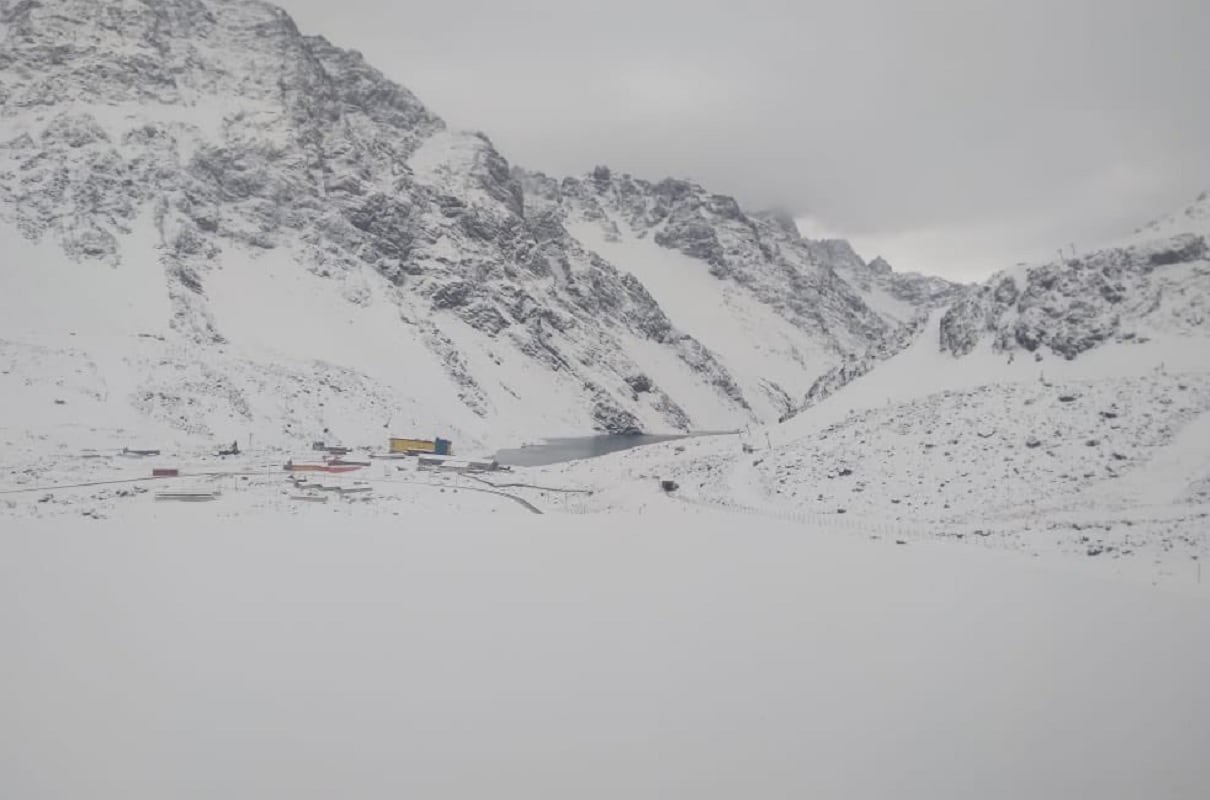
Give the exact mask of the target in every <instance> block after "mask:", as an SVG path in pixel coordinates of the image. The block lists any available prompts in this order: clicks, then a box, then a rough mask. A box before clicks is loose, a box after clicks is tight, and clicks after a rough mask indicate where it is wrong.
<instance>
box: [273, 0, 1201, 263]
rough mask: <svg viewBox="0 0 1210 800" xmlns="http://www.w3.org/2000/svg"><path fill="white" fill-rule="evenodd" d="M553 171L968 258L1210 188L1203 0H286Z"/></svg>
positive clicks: (862, 247)
mask: <svg viewBox="0 0 1210 800" xmlns="http://www.w3.org/2000/svg"><path fill="white" fill-rule="evenodd" d="M278 2H279V4H280V5H282V6H284V7H285V8H286V9H287V10H288V11H290V12H291V14H292V15H293V16H294V17H295V19H296V20H297V21H298V23H299V26H300V27H301V28H302V29H303V30H304V31H305V32H308V33H322V34H324V35H326V36H327V37H328V38H329V39H331V40H333V41H334V42H335V43H336V44H339V45H342V46H345V47H351V48H354V49H358V50H361V51H362V52H363V53H364V54H365V55H366V57H367V58H368V59H369V60H370V61H371V62H372V63H373V64H374V65H375V66H377V67H378V68H379V69H381V70H383V71H384V72H385V73H386V74H387V75H389V76H390V77H392V78H394V79H396V80H398V81H399V82H400V83H402V84H404V85H405V86H407V87H408V88H409V89H411V90H412V91H414V92H416V93H417V94H418V95H419V96H420V97H421V99H422V100H423V101H424V102H425V103H426V104H427V105H428V106H429V107H430V108H431V109H432V110H433V111H435V112H436V113H438V114H440V115H441V116H443V117H445V119H446V120H447V121H448V122H450V123H451V124H452V125H454V126H456V127H465V128H475V129H480V130H483V131H485V132H486V133H487V134H488V135H489V136H490V137H491V138H492V140H493V141H494V142H495V143H496V145H497V147H498V148H500V150H501V151H502V152H503V153H504V154H505V156H507V157H508V158H509V159H510V160H511V161H513V162H515V163H518V164H523V165H525V166H527V167H530V168H533V169H540V170H543V171H545V172H548V173H552V174H571V173H581V172H584V171H586V170H588V169H590V168H591V167H592V166H594V165H595V164H600V163H605V164H609V165H610V166H612V167H613V168H614V169H615V170H621V171H627V172H631V173H633V174H636V175H640V176H643V177H649V178H655V179H658V178H661V177H664V176H667V175H674V176H677V177H688V178H691V179H693V180H696V181H698V182H700V183H702V184H703V185H705V186H706V187H708V188H710V189H711V190H713V191H716V192H721V193H726V194H733V195H736V196H737V197H738V198H739V199H740V200H741V202H742V203H744V204H745V205H746V206H748V207H751V208H759V207H765V206H780V207H783V208H785V209H787V210H789V211H791V212H792V213H794V214H795V215H796V216H797V217H799V218H800V220H802V223H803V225H804V227H805V228H806V229H807V230H808V231H809V232H813V233H831V234H837V235H843V236H846V237H848V238H850V239H852V240H853V241H854V243H855V244H856V245H857V246H858V249H859V251H860V252H861V253H862V255H864V256H865V257H866V258H872V257H873V256H874V255H877V254H879V253H881V254H882V255H884V256H886V257H887V258H888V259H889V260H890V261H891V262H892V263H893V264H894V265H895V266H896V267H897V268H899V269H917V270H922V271H927V272H936V273H941V274H946V275H950V276H955V277H960V278H975V277H982V276H983V275H985V274H987V273H989V272H991V271H993V270H995V269H999V268H1002V267H1004V266H1009V265H1011V264H1013V263H1015V262H1017V261H1019V260H1023V259H1027V258H1033V257H1039V256H1042V257H1045V256H1048V255H1052V254H1053V253H1054V251H1055V248H1056V247H1058V246H1059V245H1063V246H1068V245H1070V244H1073V243H1074V244H1075V245H1076V247H1077V248H1087V247H1091V246H1093V245H1095V244H1097V243H1098V242H1101V241H1104V240H1106V239H1108V238H1112V237H1114V236H1116V235H1119V234H1123V233H1128V232H1129V231H1130V230H1132V229H1133V228H1135V227H1137V226H1138V225H1139V224H1142V223H1143V222H1146V221H1147V220H1149V219H1151V218H1152V217H1155V216H1160V215H1162V214H1165V213H1168V212H1170V211H1175V210H1178V209H1179V208H1181V207H1184V206H1185V205H1187V204H1188V203H1189V202H1190V201H1192V199H1193V197H1194V196H1195V195H1196V194H1197V193H1198V192H1199V191H1200V190H1201V189H1203V188H1207V187H1210V2H1208V0H1002V1H1001V2H992V0H915V1H914V2H910V1H909V0H822V1H819V0H798V1H797V2H795V1H794V0H747V1H746V2H739V1H738V0H736V1H734V2H721V1H720V0H610V2H587V1H586V0H557V1H556V0H543V1H542V2H539V1H538V0H504V1H502V0H420V1H415V0H413V1H411V2H399V1H398V0H339V2H337V1H336V0H278Z"/></svg>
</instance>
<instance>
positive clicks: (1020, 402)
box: [0, 0, 1210, 799]
mask: <svg viewBox="0 0 1210 800" xmlns="http://www.w3.org/2000/svg"><path fill="white" fill-rule="evenodd" d="M1207 235H1210V199H1208V198H1207V196H1206V195H1204V194H1203V195H1202V196H1201V197H1199V198H1198V199H1197V200H1196V201H1195V202H1194V203H1193V204H1191V205H1190V206H1189V207H1188V208H1186V209H1183V210H1181V211H1179V212H1177V213H1175V214H1172V215H1170V216H1168V217H1162V218H1160V219H1158V220H1156V221H1155V222H1152V223H1149V224H1148V225H1145V226H1143V227H1141V228H1140V229H1139V230H1137V231H1135V232H1134V233H1133V234H1130V235H1126V236H1123V237H1122V238H1120V239H1119V240H1116V241H1111V242H1107V243H1106V244H1105V245H1104V246H1103V247H1099V248H1093V249H1091V250H1089V251H1087V252H1083V253H1074V252H1073V253H1072V254H1071V255H1070V256H1067V255H1063V256H1062V257H1061V258H1060V259H1059V260H1056V261H1051V262H1045V263H1036V264H1028V265H1018V266H1017V267H1013V268H1011V269H1008V270H1006V271H1004V272H1002V273H998V274H996V275H994V276H992V277H991V278H989V279H988V280H986V281H983V282H981V283H979V284H976V285H969V286H964V285H959V284H956V283H953V282H951V281H948V280H944V279H941V278H937V277H931V276H925V275H917V274H903V273H899V272H896V271H894V270H893V269H892V268H891V266H890V265H889V264H887V262H886V261H884V260H883V259H881V258H872V259H870V260H868V261H867V260H866V259H865V258H863V257H862V256H861V255H858V254H857V253H856V252H855V251H854V250H853V248H852V247H851V246H850V245H849V244H848V243H847V242H845V241H842V240H834V239H833V240H812V239H809V238H805V237H803V236H802V235H801V234H800V232H799V230H798V228H797V227H796V226H795V223H794V222H793V221H792V220H791V219H790V218H789V217H788V216H787V215H785V214H782V213H779V212H771V211H753V210H748V209H744V208H741V207H740V205H739V204H738V203H737V202H736V201H735V200H733V199H732V198H730V197H727V196H724V195H719V194H715V193H713V192H711V191H709V190H708V189H706V188H704V187H702V186H699V185H697V184H695V183H692V182H689V181H685V180H678V179H672V178H669V179H663V180H645V179H642V178H639V177H635V176H631V175H627V174H621V173H617V172H614V171H612V170H610V169H609V168H607V167H597V168H596V169H594V170H592V171H591V172H589V173H588V174H586V175H581V176H575V177H551V176H547V175H544V174H541V173H537V172H533V171H530V170H527V169H525V168H523V167H521V166H517V165H514V164H510V163H509V162H508V161H507V160H506V158H505V156H504V155H503V154H501V153H500V152H499V151H497V149H496V148H495V146H494V145H493V144H492V143H491V141H490V140H489V139H488V138H487V137H486V136H485V135H483V134H480V133H471V132H461V131H456V130H452V129H450V128H449V127H448V126H447V125H446V124H445V123H444V122H443V121H442V120H441V119H440V118H439V117H438V116H436V115H435V114H433V113H432V112H431V111H429V110H428V109H427V108H425V106H423V105H422V104H421V102H420V100H419V99H418V98H416V97H415V96H413V95H412V94H411V93H410V92H409V91H408V90H407V89H405V88H403V87H402V86H399V85H398V84H395V83H393V82H392V81H390V80H389V79H387V78H386V77H385V76H384V75H382V74H381V73H379V72H377V71H376V70H375V69H374V68H373V67H371V66H370V65H369V64H367V63H366V62H365V60H364V59H363V58H362V57H361V56H360V55H359V54H358V53H356V52H354V51H348V50H342V49H340V48H338V47H336V46H335V45H333V44H332V43H330V42H328V41H327V40H325V39H323V38H322V37H318V36H309V35H304V34H303V33H301V32H299V31H298V30H297V28H296V27H295V26H294V23H293V22H292V21H291V20H290V18H289V17H288V16H287V15H286V14H285V13H284V12H282V11H280V10H278V9H276V8H274V7H273V6H270V5H267V4H264V3H261V2H257V1H256V0H137V1H136V0H122V1H121V2H115V3H106V4H101V3H95V2H93V0H41V2H26V1H25V0H21V1H20V2H18V1H17V0H0V411H2V412H3V413H2V414H0V594H2V595H3V598H2V600H0V637H2V638H3V640H4V641H5V642H6V643H7V644H8V648H9V656H8V657H6V658H4V659H0V708H3V709H5V713H4V721H3V722H0V796H3V797H10V796H11V797H20V798H60V797H64V798H65V797H81V796H87V797H96V798H110V797H113V798H118V797H121V798H124V799H126V798H152V797H156V798H159V797H194V796H196V797H211V796H214V795H216V794H222V795H223V796H235V797H285V796H288V797H292V798H302V797H317V798H318V797H331V796H333V795H353V796H357V797H380V796H381V797H388V796H389V797H396V796H399V795H401V794H415V795H419V796H424V797H449V798H464V797H468V796H483V795H488V794H490V795H491V796H500V797H527V798H533V797H561V798H566V797H574V798H580V797H597V796H600V797H618V796H621V795H625V796H637V797H660V798H668V797H694V798H699V797H700V798H710V797H718V798H734V797H738V796H743V797H785V796H796V797H798V796H827V797H886V796H896V797H972V796H974V797H1005V798H1018V797H1098V798H1110V797H1121V798H1128V797H1129V798H1133V797H1171V798H1202V797H1204V796H1206V794H1207V787H1210V772H1208V767H1207V761H1206V759H1205V757H1204V754H1205V753H1206V752H1207V751H1208V750H1210V723H1208V722H1207V720H1208V719H1210V688H1207V687H1210V682H1208V681H1207V680H1206V676H1207V675H1210V639H1208V638H1207V636H1206V631H1207V630H1208V629H1210V628H1208V627H1207V620H1208V619H1210V614H1208V612H1210V608H1208V607H1207V602H1208V601H1210V565H1207V564H1206V561H1207V559H1210V249H1208V248H1207V245H1206V237H1207ZM868 255H873V254H868ZM638 431H642V432H646V433H656V434H673V433H676V434H697V433H702V432H706V431H709V432H712V433H711V434H710V435H691V436H685V437H684V438H678V439H674V440H669V441H664V442H661V443H658V444H650V445H645V446H641V447H635V448H633V449H625V450H620V451H618V452H613V453H611V454H609V455H604V456H601V457H598V458H590V459H582V460H576V461H567V462H563V463H555V464H551V465H549V466H542V467H524V466H516V467H513V468H511V469H495V468H494V467H498V466H499V465H496V464H492V463H491V462H492V459H493V455H494V454H496V453H497V451H499V450H500V449H502V448H516V447H523V446H525V445H528V444H530V443H533V442H537V441H539V440H542V439H545V438H549V437H565V436H567V437H585V436H590V435H593V434H603V433H610V434H632V433H635V432H638ZM720 431H729V432H730V433H718V432H720ZM390 437H420V438H421V439H426V440H427V439H436V438H437V437H445V438H449V439H452V440H453V442H454V454H453V455H452V456H450V457H449V458H448V459H444V460H443V458H441V457H437V456H436V455H434V456H433V457H431V458H428V459H427V461H426V463H421V461H420V459H419V457H417V456H415V454H413V456H411V457H405V456H402V455H401V456H399V457H394V458H391V457H387V456H389V454H388V453H387V452H386V451H387V449H388V441H389V438H390ZM610 441H616V440H610ZM316 442H320V443H324V444H325V445H326V446H330V447H335V448H337V449H336V451H335V452H336V453H337V455H333V454H332V453H330V452H329V451H327V450H320V449H316V447H315V443H316ZM233 443H234V444H235V445H236V447H234V448H232V447H231V445H232V444H233ZM345 448H347V451H346V449H345ZM227 449H230V450H235V451H237V452H231V453H229V454H226V455H223V454H220V452H219V451H220V450H227ZM531 463H536V462H531ZM1203 573H1205V574H1203Z"/></svg>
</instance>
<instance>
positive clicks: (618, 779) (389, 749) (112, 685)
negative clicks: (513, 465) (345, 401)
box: [0, 508, 1210, 799]
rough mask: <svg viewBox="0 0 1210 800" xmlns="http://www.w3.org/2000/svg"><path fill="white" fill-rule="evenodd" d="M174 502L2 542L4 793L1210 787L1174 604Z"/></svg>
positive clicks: (533, 528) (580, 531)
mask: <svg viewBox="0 0 1210 800" xmlns="http://www.w3.org/2000/svg"><path fill="white" fill-rule="evenodd" d="M179 510H180V511H182V512H183V513H185V516H182V517H180V518H178V519H175V520H174V521H173V523H172V524H171V525H165V524H163V523H157V522H155V521H153V520H144V521H142V522H141V523H138V524H134V523H129V522H122V523H119V522H118V521H116V520H115V521H104V520H102V521H96V522H90V523H89V527H87V528H81V527H80V523H78V522H74V521H72V522H64V521H59V520H45V521H26V522H23V523H21V524H20V525H19V526H17V527H15V528H14V527H11V526H10V527H6V529H5V530H4V532H3V534H2V535H0V548H3V552H2V553H0V587H2V588H0V593H2V594H3V596H4V597H3V599H4V602H3V603H0V633H2V634H3V635H4V637H5V641H7V642H9V643H10V646H11V647H12V648H13V651H14V652H17V653H20V654H21V657H20V658H16V659H4V660H3V661H2V662H0V702H2V703H3V705H4V707H5V709H6V713H5V715H4V720H3V721H2V722H0V753H2V754H3V755H2V756H0V773H3V774H4V776H5V784H6V788H7V790H8V791H9V792H11V793H12V795H13V796H19V797H58V796H80V795H81V794H87V795H88V796H90V797H97V798H107V797H127V798H142V797H164V796H172V797H179V798H190V797H199V798H200V797H210V796H213V794H214V792H215V791H217V790H219V789H220V787H221V789H222V791H223V793H224V794H226V795H227V796H231V797H266V796H274V797H282V796H289V797H293V798H300V799H302V798H311V797H315V798H320V797H331V796H333V795H334V794H347V793H349V792H353V793H355V794H357V795H358V796H359V797H388V796H400V795H407V794H415V795H422V796H425V797H432V798H440V797H450V798H454V797H458V798H462V797H468V796H484V795H488V794H490V795H491V796H495V797H530V798H534V797H569V796H574V797H583V798H595V797H601V798H605V797H618V796H621V795H626V796H632V797H669V796H693V797H701V798H712V797H717V798H733V797H737V796H786V795H794V796H812V795H814V796H832V797H836V796H846V797H875V796H882V797H885V796H896V797H969V796H971V793H972V792H973V793H975V794H977V795H978V796H980V797H986V798H1019V797H1077V796H1083V797H1098V798H1133V797H1141V796H1146V797H1156V798H1195V797H1200V796H1201V794H1202V790H1203V789H1204V787H1205V786H1206V785H1207V782H1208V781H1210V772H1208V770H1210V764H1208V762H1207V761H1206V759H1205V758H1204V753H1205V751H1206V748H1207V746H1208V745H1210V716H1208V712H1210V682H1207V681H1206V680H1205V676H1206V675H1207V674H1208V670H1210V645H1208V643H1207V640H1206V638H1205V637H1204V636H1202V635H1200V632H1201V631H1202V630H1203V629H1204V619H1205V607H1204V603H1203V602H1200V601H1194V600H1190V599H1188V598H1183V597H1178V596H1170V595H1165V594H1161V593H1156V592H1153V591H1145V590H1137V589H1134V588H1132V587H1129V586H1124V585H1119V584H1112V583H1106V582H1102V581H1098V580H1092V579H1084V578H1079V577H1073V576H1070V575H1061V574H1058V573H1051V572H1048V571H1046V570H1038V569H1036V568H1033V567H1032V566H1029V565H1025V564H1019V563H1017V562H1015V561H1012V560H1006V559H1004V558H1002V557H998V556H994V555H992V554H987V553H981V552H978V551H973V550H967V549H962V548H947V547H940V546H934V547H927V546H923V547H899V548H895V547H882V546H879V545H876V544H873V543H868V542H862V541H855V540H852V539H848V538H845V537H841V536H827V535H806V536H804V535H803V533H802V531H801V530H800V529H798V528H797V527H790V526H786V525H783V524H779V523H776V522H771V521H770V522H763V523H761V524H760V525H758V526H757V525H753V524H752V521H751V520H750V519H748V518H746V517H741V516H734V515H727V514H722V513H718V512H707V513H700V514H691V515H686V514H674V515H671V516H670V515H668V514H666V513H665V514H661V513H656V512H651V513H648V514H645V515H642V516H634V515H626V514H618V515H613V516H608V517H591V516H590V517H583V516H581V517H565V516H560V517H555V516H550V517H532V516H529V515H527V516H525V517H524V518H521V517H518V516H516V515H512V516H502V515H501V514H487V515H483V514H475V513H466V514H460V515H454V516H451V515H449V514H447V513H440V512H433V511H418V512H416V513H414V514H412V515H408V516H405V517H402V518H400V519H398V520H386V519H383V520H373V519H357V520H351V519H349V518H348V517H342V521H341V522H340V523H337V524H333V523H332V522H330V521H328V520H326V519H325V518H322V517H302V516H300V517H293V518H292V517H285V516H281V515H270V516H262V515H238V516H234V517H231V518H223V519H221V520H217V519H214V518H208V517H207V516H205V515H194V514H193V513H192V512H193V511H194V509H191V508H185V509H179ZM68 766H70V768H68Z"/></svg>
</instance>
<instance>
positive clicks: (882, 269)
mask: <svg viewBox="0 0 1210 800" xmlns="http://www.w3.org/2000/svg"><path fill="white" fill-rule="evenodd" d="M866 266H867V267H869V268H870V269H871V270H872V271H874V272H878V273H881V274H884V275H889V274H891V273H892V272H894V271H895V270H894V269H893V268H892V267H891V264H890V262H889V261H887V260H886V259H885V258H883V257H882V256H874V260H873V261H871V262H870V263H868V264H866Z"/></svg>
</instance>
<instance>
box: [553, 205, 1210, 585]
mask: <svg viewBox="0 0 1210 800" xmlns="http://www.w3.org/2000/svg"><path fill="white" fill-rule="evenodd" d="M1184 218H1188V215H1185V216H1184ZM1198 236H1199V234H1197V233H1196V232H1193V233H1186V232H1179V233H1175V234H1173V235H1172V236H1169V237H1167V238H1161V239H1159V240H1154V239H1147V240H1144V241H1141V242H1134V243H1133V244H1131V243H1126V244H1123V245H1122V246H1120V247H1111V248H1106V249H1105V250H1102V251H1096V252H1094V253H1091V254H1088V255H1085V256H1081V257H1080V258H1078V259H1073V260H1072V261H1071V262H1069V263H1064V264H1045V265H1037V266H1034V267H1023V268H1019V269H1016V270H1013V271H1009V272H1006V273H1002V274H1000V275H998V276H996V277H994V278H992V279H991V280H990V281H989V282H988V283H987V284H986V285H984V286H982V287H974V288H972V289H970V290H968V291H967V292H966V293H965V295H964V296H962V297H960V298H959V299H958V300H957V301H956V302H955V303H954V305H953V306H951V307H950V308H949V309H945V310H939V311H935V312H934V313H933V314H932V315H931V316H930V317H928V318H927V319H924V320H922V321H921V323H920V328H919V331H918V332H917V333H915V334H914V335H913V336H912V338H911V341H910V344H907V345H906V346H905V347H903V348H902V349H899V350H894V349H891V350H888V351H884V352H878V351H875V352H873V353H872V354H869V355H867V357H865V358H861V359H851V360H847V361H846V362H845V363H844V364H842V366H841V367H839V368H837V369H835V370H833V371H831V372H829V373H828V374H827V375H825V376H824V377H823V378H821V379H820V380H819V381H818V382H817V383H816V384H815V385H814V386H813V387H812V389H811V391H810V392H809V393H808V396H807V404H806V406H805V408H804V409H803V410H802V411H801V412H800V413H799V414H797V415H796V416H794V417H793V418H791V419H789V420H787V421H785V422H784V423H782V424H779V425H771V426H766V427H764V428H763V429H761V428H757V429H754V430H752V431H750V432H748V433H746V434H745V435H742V436H739V437H716V438H707V439H698V440H693V441H691V442H682V443H677V444H672V445H660V446H653V447H652V448H650V449H647V451H646V452H643V453H635V454H623V455H621V456H616V457H613V458H611V459H607V460H602V462H601V463H595V464H584V465H573V466H571V467H569V468H567V469H565V470H554V471H553V472H554V473H555V474H562V475H563V476H564V477H566V478H568V479H574V480H577V481H579V482H580V483H581V484H583V485H588V486H593V487H595V488H598V490H599V495H598V496H597V497H596V499H595V500H594V506H595V507H598V508H603V509H604V508H615V507H626V505H627V504H628V503H629V502H631V500H629V499H628V498H629V497H630V496H631V495H630V493H632V492H634V491H637V490H638V487H641V486H645V487H648V489H649V490H650V487H653V486H654V485H655V483H656V479H657V478H662V479H673V480H676V481H677V482H679V483H680V484H681V489H680V490H679V491H678V496H680V497H681V498H682V499H684V500H685V501H687V502H702V503H707V504H719V505H723V506H726V507H729V508H732V509H738V510H742V511H743V512H744V513H748V514H752V515H754V516H756V517H758V518H763V517H766V516H769V515H772V516H774V517H778V518H787V519H793V520H796V521H798V522H800V523H802V524H804V525H808V526H820V525H823V526H829V525H831V526H841V527H843V528H845V529H846V530H849V531H851V532H852V533H853V534H856V535H861V536H872V537H877V538H882V539H886V538H891V539H896V540H899V539H902V540H904V541H932V540H938V539H941V540H950V541H963V542H966V543H976V544H979V545H983V546H993V547H997V548H1007V549H1011V550H1016V551H1021V552H1025V553H1029V554H1031V555H1035V556H1047V555H1055V556H1058V557H1060V560H1062V561H1063V562H1064V563H1068V564H1071V565H1073V566H1074V565H1076V564H1079V568H1080V569H1085V568H1087V569H1092V570H1094V571H1097V572H1102V573H1109V574H1113V575H1118V576H1121V577H1126V578H1129V579H1131V580H1140V581H1144V582H1147V583H1157V584H1163V585H1167V584H1172V583H1176V584H1180V585H1185V586H1188V585H1189V584H1190V583H1196V582H1197V580H1198V578H1199V576H1200V571H1199V566H1200V564H1201V562H1202V561H1204V560H1205V559H1207V558H1210V537H1208V536H1207V535H1206V532H1207V531H1210V524H1208V523H1210V437H1208V436H1207V430H1208V429H1207V425H1210V355H1208V354H1210V346H1208V345H1210V342H1208V338H1210V337H1208V334H1210V326H1208V325H1207V317H1206V315H1205V314H1204V310H1205V309H1206V308H1207V305H1206V300H1207V298H1210V262H1208V261H1207V259H1206V251H1205V250H1204V247H1203V245H1202V244H1201V240H1200V239H1199V238H1198ZM1006 281H1010V282H1011V283H1012V286H1013V289H1012V291H1008V290H1005V289H1004V288H1003V287H1004V286H1005V282H1006ZM1103 289H1105V290H1106V291H1102V290H1103ZM989 309H991V311H989ZM984 314H986V316H984ZM614 484H617V486H616V487H615V486H614Z"/></svg>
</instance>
